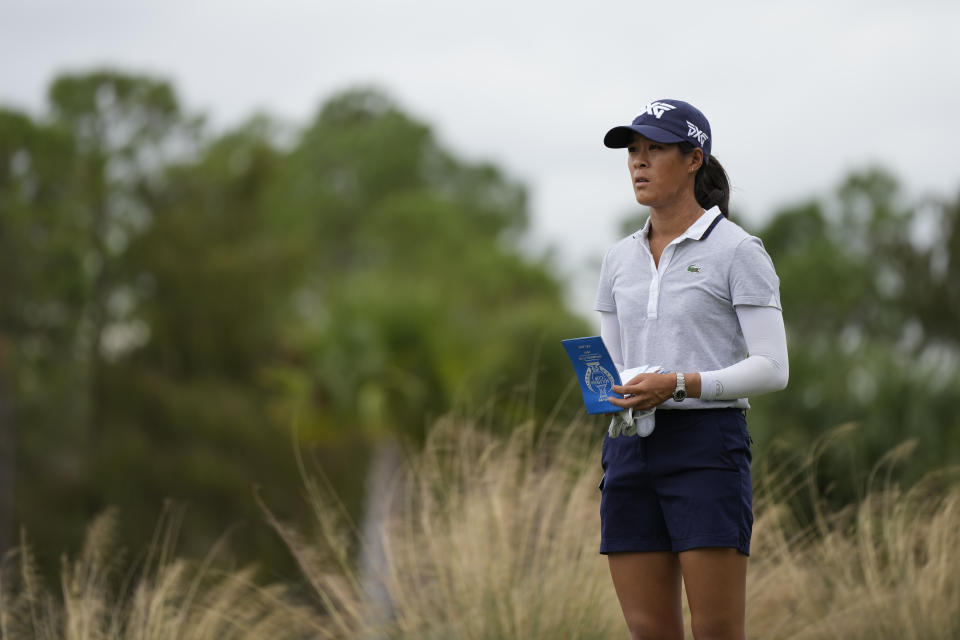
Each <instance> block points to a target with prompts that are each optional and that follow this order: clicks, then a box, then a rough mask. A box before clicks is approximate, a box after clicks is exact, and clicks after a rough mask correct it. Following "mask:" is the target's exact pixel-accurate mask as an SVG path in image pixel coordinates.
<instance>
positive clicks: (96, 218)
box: [0, 72, 585, 569]
mask: <svg viewBox="0 0 960 640" xmlns="http://www.w3.org/2000/svg"><path fill="white" fill-rule="evenodd" d="M50 95H51V117H50V119H49V120H48V121H47V122H46V123H45V124H38V123H35V122H33V121H32V120H31V119H30V118H28V117H26V116H23V115H20V114H15V113H4V114H3V118H2V119H0V204H2V206H3V209H2V211H0V214H2V217H0V249H2V255H0V260H2V261H3V262H2V264H0V266H2V267H3V273H2V274H0V294H2V295H3V299H4V305H2V308H0V320H2V323H3V324H2V325H0V367H4V368H3V369H0V409H2V408H4V407H13V411H12V413H11V412H7V413H4V412H3V411H0V435H3V436H4V437H5V438H8V439H9V438H13V437H14V436H15V435H17V434H19V435H20V436H21V437H20V438H19V448H18V450H19V451H20V452H21V455H20V459H19V460H18V461H17V464H16V469H17V472H16V478H17V479H18V482H19V486H20V487H22V488H23V490H18V492H17V495H18V498H17V504H18V520H19V521H20V522H21V523H23V524H25V525H26V526H27V528H28V529H29V530H30V531H31V535H32V536H33V538H34V540H36V542H37V543H38V546H39V547H40V548H41V549H55V550H57V551H59V550H60V549H63V548H65V547H68V546H69V545H70V542H71V541H72V540H77V539H79V536H80V533H81V531H82V527H83V523H84V522H85V521H86V520H87V519H88V518H89V517H90V516H91V515H92V514H93V513H94V512H96V511H98V510H99V509H101V508H102V507H104V506H106V505H108V504H114V505H118V506H119V507H120V508H121V510H122V512H123V513H124V514H125V517H124V518H123V523H124V525H123V527H122V530H121V533H122V535H124V539H125V541H127V542H129V543H132V544H138V543H139V541H142V540H143V539H144V538H145V537H147V535H148V534H149V532H150V530H151V528H152V527H153V523H154V521H155V518H156V515H157V513H158V512H159V510H160V508H161V502H162V501H163V500H164V499H165V498H174V499H177V500H180V501H186V502H188V503H189V504H190V505H192V508H191V511H190V515H189V517H188V519H187V521H186V523H185V525H184V529H183V532H182V535H183V544H184V550H185V551H187V552H189V553H200V552H203V551H205V550H206V548H207V546H209V544H211V543H212V541H213V540H214V539H216V538H217V537H219V536H220V535H221V534H222V533H223V532H224V531H225V530H226V529H227V528H228V527H230V526H231V525H234V524H241V525H243V526H241V527H240V528H239V529H237V530H236V531H234V532H233V534H231V543H232V544H231V546H232V547H233V548H234V549H235V550H236V551H238V552H239V553H240V554H241V556H242V557H245V558H251V557H255V558H259V559H260V560H261V561H262V562H264V563H265V564H267V565H268V566H270V567H272V568H273V569H277V568H278V567H281V566H282V564H283V559H282V558H281V557H280V556H281V555H282V554H284V553H285V552H284V551H283V550H282V547H281V546H280V545H279V541H277V540H276V539H275V538H274V536H273V534H272V533H271V532H270V531H269V530H268V529H267V528H266V527H265V526H263V524H262V517H261V514H260V513H259V512H258V510H257V507H256V506H255V501H254V500H253V499H252V495H251V488H252V486H254V485H256V486H259V487H260V491H261V493H262V495H263V496H264V499H265V500H266V502H267V503H268V504H270V505H271V507H272V508H274V509H275V510H276V511H277V512H278V513H279V514H280V515H282V516H285V517H296V515H297V511H298V509H299V505H300V503H299V498H298V496H299V495H300V493H301V481H300V479H299V477H298V474H297V469H296V466H295V464H293V462H294V461H293V457H292V452H291V435H292V434H291V433H290V425H291V421H292V420H293V418H294V416H295V415H299V416H300V424H301V428H300V429H299V431H298V437H300V438H301V439H302V440H304V441H307V442H311V443H315V444H316V449H315V451H316V456H317V460H318V461H319V463H320V464H322V465H324V468H325V470H326V471H327V473H328V475H329V476H330V477H331V478H332V479H333V481H334V482H335V484H336V486H337V488H338V489H339V490H340V491H341V492H342V493H343V494H344V497H345V500H346V501H347V503H348V505H350V506H351V508H352V510H353V511H354V512H357V511H359V508H360V506H359V505H360V502H361V500H362V499H363V497H364V493H365V491H366V493H367V494H368V495H371V496H373V497H374V498H375V497H377V496H378V495H379V494H382V493H383V492H384V491H383V486H382V485H378V487H377V488H376V489H375V490H374V491H372V492H371V491H369V490H366V489H365V487H364V485H363V483H362V482H358V481H357V478H358V477H362V474H363V471H364V466H365V464H366V459H367V456H368V453H369V451H370V450H371V448H372V447H376V448H377V450H378V451H381V452H383V451H387V452H389V451H390V450H391V449H390V446H379V447H378V446H377V445H378V443H380V444H383V443H390V442H394V440H393V439H392V437H391V436H390V434H393V435H397V434H404V435H405V436H409V437H412V438H413V439H414V440H416V439H417V438H419V437H420V435H421V434H422V433H423V429H424V426H425V425H426V424H427V423H428V422H429V421H430V420H431V417H433V416H437V415H439V414H441V413H444V412H447V411H450V410H451V408H454V407H457V406H459V407H461V408H467V409H469V410H475V411H483V412H485V414H486V415H487V416H488V417H489V423H490V424H496V425H507V426H512V424H514V421H515V420H516V419H521V418H527V417H544V416H546V415H547V414H549V413H550V412H553V411H554V410H555V409H556V410H557V411H559V412H560V413H562V411H563V409H562V407H558V397H560V395H561V393H562V391H563V389H564V388H566V387H567V386H568V385H569V384H570V383H571V382H572V380H570V378H571V377H570V375H569V365H568V364H567V363H566V361H565V360H564V355H563V352H562V349H560V348H559V340H560V339H561V338H563V337H568V336H570V335H577V334H581V333H583V332H585V327H584V325H583V323H582V322H580V321H579V320H577V319H576V318H574V317H573V316H571V315H570V314H569V313H568V312H567V311H565V310H564V308H563V305H562V297H561V296H562V288H563V287H562V286H561V284H560V283H559V282H557V281H556V279H555V278H554V277H553V276H552V275H551V265H550V264H549V262H548V261H547V260H546V259H535V258H530V257H527V256H524V255H523V253H522V252H521V251H520V249H519V248H518V243H517V239H518V238H519V236H520V235H521V234H522V233H523V232H524V227H525V223H526V198H525V194H524V190H523V189H522V187H520V186H519V185H517V184H516V183H514V182H512V181H510V180H508V179H507V178H505V177H504V176H503V175H502V174H501V172H500V171H499V170H497V169H496V168H495V167H493V166H490V165H487V164H482V163H481V164H472V163H466V162H463V161H460V160H458V159H456V158H455V157H454V156H453V155H452V154H450V153H449V152H448V151H445V150H444V149H443V148H442V147H441V146H440V145H439V144H438V143H437V142H436V140H435V139H434V136H433V134H432V133H431V131H430V129H429V127H428V126H427V125H425V124H423V123H420V122H417V121H416V120H414V119H412V118H410V117H409V116H407V115H405V114H404V113H403V112H402V111H401V110H400V109H399V108H398V107H397V106H396V105H394V104H393V103H392V102H391V101H390V100H389V99H388V98H387V97H385V96H384V95H382V94H380V93H378V92H376V91H350V92H346V93H344V94H341V95H339V96H335V97H334V98H333V99H331V100H330V101H329V102H328V103H327V104H326V105H324V107H323V108H322V109H321V111H320V114H319V116H318V117H317V119H316V121H315V122H314V123H312V125H311V126H310V127H309V128H307V129H306V130H305V131H304V132H302V134H294V135H293V136H290V135H289V132H288V131H281V130H279V129H278V128H277V127H276V125H274V124H273V123H272V122H271V121H270V120H269V119H268V118H266V117H258V118H253V119H251V120H250V121H249V122H247V123H245V124H244V125H242V126H240V127H238V128H237V129H235V130H233V131H230V132H227V133H225V134H223V135H221V136H219V137H217V138H215V139H210V138H209V137H208V135H207V134H206V133H205V131H204V130H203V129H202V127H201V126H200V123H199V121H197V120H195V119H192V118H188V117H186V116H185V115H184V114H183V113H182V112H181V110H180V107H179V105H178V101H177V99H176V96H175V94H174V92H173V90H172V89H171V88H170V87H169V85H167V84H166V83H165V82H162V81H159V80H155V79H151V78H145V77H140V76H129V75H125V74H121V73H113V72H95V73H91V74H80V75H69V76H64V77H61V78H59V79H58V80H57V81H56V82H55V83H54V84H53V87H52V88H51V92H50ZM283 140H287V141H288V142H287V143H284V142H283ZM41 356H42V357H41ZM28 357H29V358H34V360H35V361H36V362H35V363H34V364H32V365H31V367H32V368H31V367H24V366H22V365H23V363H24V362H25V361H26V359H27V358H28ZM44 367H46V368H44ZM3 383H6V384H7V386H4V384H3ZM8 388H9V392H8V391H7V389H8ZM8 396H10V397H12V399H13V400H14V401H15V402H14V403H13V404H11V403H8V402H7V403H5V402H4V401H5V400H6V399H7V397H8ZM41 400H42V402H41ZM570 400H571V401H570V402H569V403H568V404H567V405H565V406H566V408H567V409H568V410H571V411H579V410H580V407H579V401H578V400H577V399H576V398H573V397H571V399H570ZM31 407H32V408H33V409H35V411H33V413H31V411H30V410H31ZM15 425H21V428H20V429H19V430H18V431H16V432H15V430H14V428H13V427H14V426H15ZM42 425H47V427H46V428H38V427H40V426H42ZM393 451H394V452H395V451H396V449H395V447H394V448H393ZM374 459H379V458H377V457H376V456H375V457H374ZM13 467H14V465H13V464H12V463H11V464H10V465H9V467H8V468H10V469H12V468H13ZM381 468H382V467H381ZM376 469H377V465H376V464H375V465H373V470H374V471H375V470H376ZM358 472H359V476H358ZM370 475H371V477H373V476H376V474H375V473H371V474H370ZM381 477H385V476H381ZM12 480H13V478H12V477H9V476H0V489H5V490H6V491H7V493H8V494H9V491H10V486H12ZM387 480H388V481H389V477H387ZM28 489H29V492H30V495H31V498H30V499H28V498H27V497H26V495H27V494H26V491H27V490H28ZM51 514H55V515H51ZM4 523H7V524H9V518H8V519H5V520H4ZM251 523H253V524H251ZM42 555H43V554H41V556H42ZM48 558H49V557H48ZM48 566H49V563H48Z"/></svg>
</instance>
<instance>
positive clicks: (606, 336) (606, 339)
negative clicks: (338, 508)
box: [600, 311, 626, 382]
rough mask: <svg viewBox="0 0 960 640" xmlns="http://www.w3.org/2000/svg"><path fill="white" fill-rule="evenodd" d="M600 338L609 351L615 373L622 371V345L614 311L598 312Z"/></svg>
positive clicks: (618, 322) (617, 320) (618, 323)
mask: <svg viewBox="0 0 960 640" xmlns="http://www.w3.org/2000/svg"><path fill="white" fill-rule="evenodd" d="M600 339H601V340H603V345H604V346H605V347H606V348H607V351H609V352H610V357H611V358H613V365H614V366H615V367H616V368H617V373H621V372H623V345H622V344H621V343H620V319H619V318H618V317H617V312H616V311H601V312H600ZM624 382H626V380H624Z"/></svg>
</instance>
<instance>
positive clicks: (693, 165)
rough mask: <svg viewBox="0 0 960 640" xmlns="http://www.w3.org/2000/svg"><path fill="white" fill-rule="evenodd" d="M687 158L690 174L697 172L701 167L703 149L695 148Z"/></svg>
mask: <svg viewBox="0 0 960 640" xmlns="http://www.w3.org/2000/svg"><path fill="white" fill-rule="evenodd" d="M687 157H688V158H689V159H690V165H689V171H690V173H696V172H697V171H699V169H700V167H702V166H703V149H701V148H699V147H697V148H695V149H694V150H693V151H692V152H691V153H690V155H688V156H687Z"/></svg>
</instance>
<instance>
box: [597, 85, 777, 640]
mask: <svg viewBox="0 0 960 640" xmlns="http://www.w3.org/2000/svg"><path fill="white" fill-rule="evenodd" d="M711 136H712V134H711V131H710V124H709V123H708V122H707V119H706V117H705V116H704V115H703V114H702V113H701V112H700V111H699V110H698V109H696V108H695V107H693V106H692V105H690V104H688V103H686V102H682V101H680V100H658V101H656V102H651V103H650V104H648V105H646V106H644V108H643V110H642V111H641V112H640V114H639V115H638V116H637V117H636V118H635V119H634V120H633V123H632V124H630V125H627V126H619V127H614V128H613V129H611V130H610V131H609V132H607V135H606V136H605V137H604V140H603V142H604V144H605V145H606V146H607V147H610V148H626V150H627V168H628V169H629V171H630V180H631V184H632V185H633V192H634V195H635V196H636V198H637V202H638V203H640V204H642V205H646V206H647V207H649V209H650V217H649V218H648V219H647V221H646V223H645V224H644V225H643V228H641V229H640V230H639V231H637V232H636V233H634V234H633V235H631V236H629V237H627V238H624V239H623V240H621V241H619V242H618V243H617V244H615V245H614V246H613V247H612V248H611V249H610V250H609V251H608V252H607V254H606V256H605V257H604V260H603V267H602V269H601V275H600V285H599V290H598V292H597V301H596V309H597V311H599V312H600V318H601V336H602V338H603V341H604V343H605V344H606V346H607V348H608V350H609V351H610V353H611V355H612V356H613V359H614V362H615V363H616V365H617V368H618V369H620V370H621V371H623V370H625V369H632V368H635V367H642V368H644V369H646V370H651V371H656V372H654V373H642V374H640V375H636V376H634V377H632V379H630V380H629V381H627V382H626V383H625V384H624V385H622V386H620V387H614V390H615V391H617V392H618V393H622V394H624V395H625V398H624V399H623V400H619V399H618V400H614V401H613V402H614V404H616V405H617V406H620V407H623V408H624V409H630V413H629V414H628V412H626V411H624V412H623V413H621V414H619V415H618V416H617V417H615V418H614V420H613V422H612V423H611V426H610V430H609V431H608V433H607V434H606V436H605V437H604V441H603V453H602V466H603V470H604V477H603V480H602V481H601V483H600V488H601V489H602V498H601V502H600V516H601V546H600V553H603V554H606V555H607V557H608V560H609V564H610V575H611V577H612V578H613V586H614V588H615V589H616V592H617V597H618V598H619V600H620V606H621V607H622V609H623V614H624V617H625V618H626V622H627V626H628V627H629V629H630V633H631V635H632V637H633V638H662V639H666V638H671V639H672V638H682V637H683V619H682V615H681V576H682V579H683V582H682V584H683V586H684V587H685V589H686V593H687V600H688V602H689V605H690V612H691V616H692V624H693V634H694V637H696V638H701V639H702V638H736V639H737V640H742V639H743V638H744V637H745V631H744V626H745V624H744V619H745V599H746V575H747V556H748V555H749V553H750V535H751V530H752V526H753V511H752V495H753V494H752V486H751V482H750V460H751V455H750V443H751V440H750V436H749V434H748V433H747V426H746V418H745V410H746V409H747V408H749V406H750V405H749V404H748V402H747V397H748V396H752V395H755V394H759V393H765V392H768V391H775V390H778V389H783V388H784V387H785V386H786V384H787V347H786V338H785V334H784V327H783V317H782V315H781V311H780V294H779V279H778V278H777V275H776V272H775V271H774V268H773V263H772V262H771V260H770V257H769V256H768V255H767V253H766V251H765V250H764V248H763V245H762V244H761V242H760V240H758V239H757V238H755V237H753V236H751V235H749V234H747V233H746V232H745V231H744V230H743V229H741V228H740V227H739V226H738V225H736V224H735V223H733V222H731V221H730V220H728V219H727V216H728V211H727V207H728V203H729V198H730V186H729V182H728V178H727V175H726V172H725V171H724V170H723V168H722V167H721V166H720V163H719V162H718V161H717V159H716V158H715V157H713V155H711V152H710V151H711V143H712V137H711ZM628 375H629V374H628ZM654 408H655V409H656V411H655V412H653V413H649V414H647V415H646V416H644V410H652V409H654ZM637 414H640V417H635V416H637ZM651 428H652V432H651V431H650V429H651ZM644 434H648V435H644Z"/></svg>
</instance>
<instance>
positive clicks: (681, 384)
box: [673, 373, 687, 402]
mask: <svg viewBox="0 0 960 640" xmlns="http://www.w3.org/2000/svg"><path fill="white" fill-rule="evenodd" d="M686 397H687V385H686V381H685V380H684V379H683V374H682V373H678V374H677V388H676V389H674V390H673V399H674V400H675V401H677V402H683V399H684V398H686Z"/></svg>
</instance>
